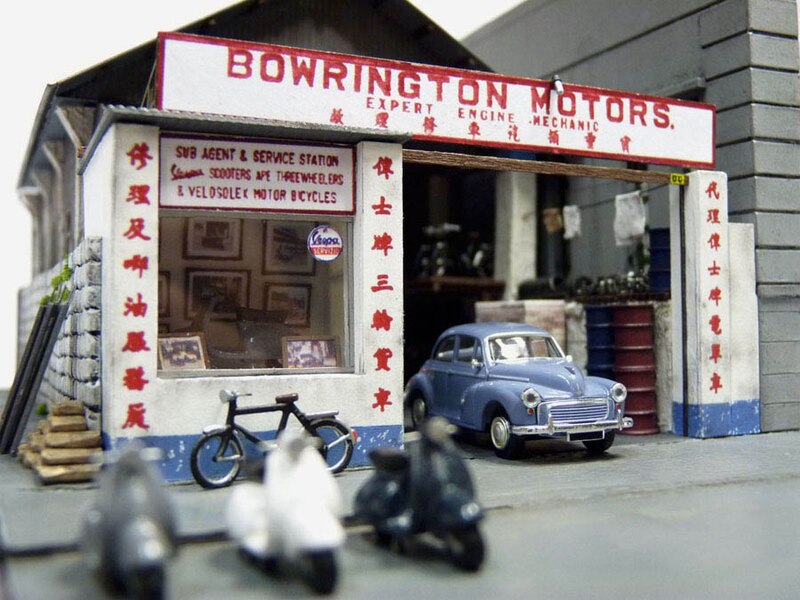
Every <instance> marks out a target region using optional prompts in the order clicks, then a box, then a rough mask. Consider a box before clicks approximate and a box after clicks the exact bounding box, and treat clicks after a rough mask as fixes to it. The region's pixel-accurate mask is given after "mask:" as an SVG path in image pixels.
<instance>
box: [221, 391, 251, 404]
mask: <svg viewBox="0 0 800 600" xmlns="http://www.w3.org/2000/svg"><path fill="white" fill-rule="evenodd" d="M252 395H253V394H252V393H250V392H247V393H244V392H237V391H236V390H220V392H219V400H220V402H222V403H223V404H225V403H227V402H233V401H234V400H236V399H237V398H242V397H244V396H252Z"/></svg>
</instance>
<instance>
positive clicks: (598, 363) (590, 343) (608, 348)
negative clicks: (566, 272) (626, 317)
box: [584, 304, 614, 379]
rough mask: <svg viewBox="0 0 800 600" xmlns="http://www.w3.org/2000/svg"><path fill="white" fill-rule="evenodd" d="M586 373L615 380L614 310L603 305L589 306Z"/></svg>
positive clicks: (586, 309) (587, 306) (586, 308)
mask: <svg viewBox="0 0 800 600" xmlns="http://www.w3.org/2000/svg"><path fill="white" fill-rule="evenodd" d="M584 312H585V314H586V354H587V361H586V372H587V373H588V374H589V375H594V376H595V377H605V378H607V379H614V331H613V321H612V317H613V309H612V307H610V306H607V305H602V304H587V305H586V306H584Z"/></svg>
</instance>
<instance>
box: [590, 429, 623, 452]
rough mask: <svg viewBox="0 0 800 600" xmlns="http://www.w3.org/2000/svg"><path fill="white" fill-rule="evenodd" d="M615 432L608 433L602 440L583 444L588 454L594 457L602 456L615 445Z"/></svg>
mask: <svg viewBox="0 0 800 600" xmlns="http://www.w3.org/2000/svg"><path fill="white" fill-rule="evenodd" d="M616 435H617V434H616V432H615V431H606V437H604V438H603V439H602V440H592V441H590V442H583V445H584V446H586V452H587V453H588V454H591V455H592V456H597V455H599V454H602V453H603V452H605V451H606V450H608V449H609V448H611V445H612V444H613V443H614V438H615V437H616Z"/></svg>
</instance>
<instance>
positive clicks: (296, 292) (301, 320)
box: [264, 283, 311, 326]
mask: <svg viewBox="0 0 800 600" xmlns="http://www.w3.org/2000/svg"><path fill="white" fill-rule="evenodd" d="M264 305H265V306H266V307H267V310H285V311H287V312H288V316H287V317H286V320H285V321H284V323H285V324H286V325H299V326H306V325H308V324H309V322H310V313H311V285H310V284H300V285H283V284H277V283H267V284H265V285H264Z"/></svg>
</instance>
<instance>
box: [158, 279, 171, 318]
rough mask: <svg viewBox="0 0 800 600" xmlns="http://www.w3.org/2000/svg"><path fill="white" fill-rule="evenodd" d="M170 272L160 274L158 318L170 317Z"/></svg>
mask: <svg viewBox="0 0 800 600" xmlns="http://www.w3.org/2000/svg"><path fill="white" fill-rule="evenodd" d="M169 284H170V274H169V271H159V272H158V316H159V317H169Z"/></svg>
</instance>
